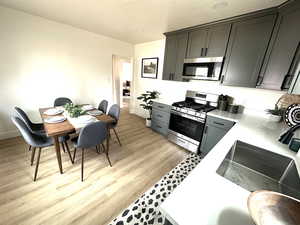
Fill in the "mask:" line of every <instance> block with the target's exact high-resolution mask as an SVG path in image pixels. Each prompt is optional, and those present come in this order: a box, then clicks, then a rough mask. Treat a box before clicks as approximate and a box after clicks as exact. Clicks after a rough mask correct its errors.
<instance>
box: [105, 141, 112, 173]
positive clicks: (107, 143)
mask: <svg viewBox="0 0 300 225" xmlns="http://www.w3.org/2000/svg"><path fill="white" fill-rule="evenodd" d="M108 152H109V138H107V139H106V151H105V155H106V158H107V161H108V163H109V165H110V167H112V165H111V162H110V159H109V156H108Z"/></svg>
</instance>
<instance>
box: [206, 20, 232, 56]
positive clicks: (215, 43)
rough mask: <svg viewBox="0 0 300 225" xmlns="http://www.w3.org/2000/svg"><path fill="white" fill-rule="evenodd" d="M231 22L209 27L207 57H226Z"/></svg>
mask: <svg viewBox="0 0 300 225" xmlns="http://www.w3.org/2000/svg"><path fill="white" fill-rule="evenodd" d="M230 27H231V25H230V24H224V25H219V26H213V27H211V28H210V29H209V32H208V37H207V44H206V49H205V56H206V57H220V56H221V57H224V56H225V50H226V46H227V42H228V38H229V32H230Z"/></svg>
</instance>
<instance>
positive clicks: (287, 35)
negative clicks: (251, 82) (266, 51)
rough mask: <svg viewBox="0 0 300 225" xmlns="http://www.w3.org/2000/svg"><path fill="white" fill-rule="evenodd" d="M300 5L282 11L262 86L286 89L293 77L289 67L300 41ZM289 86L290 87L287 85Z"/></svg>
mask: <svg viewBox="0 0 300 225" xmlns="http://www.w3.org/2000/svg"><path fill="white" fill-rule="evenodd" d="M299 21H300V6H299V4H298V7H291V8H290V7H289V8H288V9H285V8H284V9H283V10H281V11H280V15H279V18H278V23H277V24H278V29H277V33H275V35H274V41H273V45H272V46H271V50H270V56H269V58H268V60H266V68H265V70H264V71H262V72H264V74H263V75H262V76H263V80H262V83H261V84H260V87H261V88H268V89H275V90H281V89H285V87H284V86H285V82H284V81H290V80H291V79H292V77H291V75H290V74H289V68H290V66H291V63H292V60H293V58H294V56H295V52H296V49H297V46H298V45H299V42H300V28H299V27H300V22H299ZM287 88H288V87H287Z"/></svg>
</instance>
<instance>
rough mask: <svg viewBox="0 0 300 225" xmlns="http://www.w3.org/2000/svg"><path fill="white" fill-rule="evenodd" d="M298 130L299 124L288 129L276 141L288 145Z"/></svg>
mask: <svg viewBox="0 0 300 225" xmlns="http://www.w3.org/2000/svg"><path fill="white" fill-rule="evenodd" d="M299 128H300V124H296V125H294V126H292V127H291V128H290V129H288V130H287V131H285V132H283V133H282V134H281V135H280V136H279V139H278V141H279V142H281V143H283V144H286V145H287V144H289V143H290V141H291V139H292V137H293V136H294V132H295V131H296V130H297V129H299Z"/></svg>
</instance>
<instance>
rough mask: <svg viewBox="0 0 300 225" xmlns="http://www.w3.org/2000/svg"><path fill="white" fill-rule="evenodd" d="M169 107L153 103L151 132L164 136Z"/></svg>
mask: <svg viewBox="0 0 300 225" xmlns="http://www.w3.org/2000/svg"><path fill="white" fill-rule="evenodd" d="M170 112H171V106H169V105H166V104H162V103H159V102H154V103H153V106H152V120H151V128H152V130H154V131H156V132H158V133H160V134H162V135H164V136H166V135H167V134H168V129H169V120H170Z"/></svg>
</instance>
